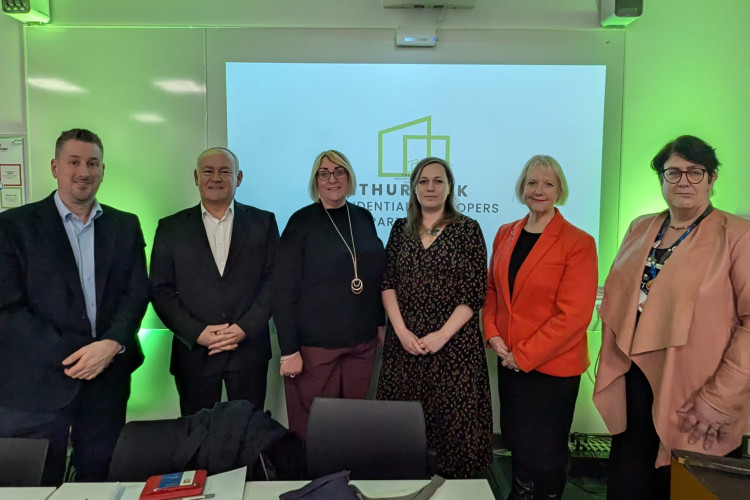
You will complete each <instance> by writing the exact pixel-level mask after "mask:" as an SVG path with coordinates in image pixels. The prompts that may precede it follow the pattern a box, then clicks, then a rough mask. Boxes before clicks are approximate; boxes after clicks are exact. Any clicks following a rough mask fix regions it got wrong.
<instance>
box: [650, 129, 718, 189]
mask: <svg viewBox="0 0 750 500" xmlns="http://www.w3.org/2000/svg"><path fill="white" fill-rule="evenodd" d="M672 155H678V156H681V157H682V158H684V159H686V160H688V161H691V162H693V163H695V164H697V165H702V166H704V167H706V172H708V177H709V181H710V180H711V178H713V176H714V175H715V174H716V172H718V170H719V165H721V163H719V159H718V158H717V157H716V150H715V149H714V148H712V147H711V145H710V144H708V143H707V142H706V141H704V140H703V139H699V138H697V137H695V136H692V135H681V136H680V137H678V138H677V139H675V140H673V141H670V142H668V143H667V144H666V145H665V146H664V147H663V148H661V151H659V152H658V153H656V156H654V159H653V160H651V168H652V169H653V170H654V171H655V172H656V173H657V174H659V176H661V175H662V172H663V170H664V164H665V163H666V162H667V160H669V157H670V156H672Z"/></svg>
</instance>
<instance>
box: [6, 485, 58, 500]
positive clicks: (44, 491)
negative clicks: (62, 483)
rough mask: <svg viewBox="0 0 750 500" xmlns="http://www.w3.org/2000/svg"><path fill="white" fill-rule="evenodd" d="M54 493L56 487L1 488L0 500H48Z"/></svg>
mask: <svg viewBox="0 0 750 500" xmlns="http://www.w3.org/2000/svg"><path fill="white" fill-rule="evenodd" d="M54 491H55V487H54V486H38V487H33V488H0V500H46V499H47V498H49V496H50V495H52V493H53V492H54Z"/></svg>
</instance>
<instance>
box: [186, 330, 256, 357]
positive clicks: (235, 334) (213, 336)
mask: <svg viewBox="0 0 750 500" xmlns="http://www.w3.org/2000/svg"><path fill="white" fill-rule="evenodd" d="M245 337H246V335H245V331H244V330H243V329H242V328H240V327H239V325H237V324H236V323H233V324H231V325H230V324H229V323H224V324H223V325H207V326H206V328H204V329H203V331H202V332H201V334H200V335H198V339H197V340H196V342H197V343H198V344H200V345H202V346H203V347H206V348H208V355H209V356H213V355H214V354H218V353H220V352H223V351H233V350H235V349H237V346H239V343H240V342H242V341H243V340H245Z"/></svg>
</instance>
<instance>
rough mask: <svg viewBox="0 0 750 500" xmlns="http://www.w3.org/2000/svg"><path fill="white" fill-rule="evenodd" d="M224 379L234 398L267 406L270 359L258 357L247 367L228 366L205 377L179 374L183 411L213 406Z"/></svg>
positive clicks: (191, 411) (230, 395)
mask: <svg viewBox="0 0 750 500" xmlns="http://www.w3.org/2000/svg"><path fill="white" fill-rule="evenodd" d="M222 383H224V384H226V387H227V398H228V399H229V400H230V401H234V400H238V399H246V400H248V401H250V402H251V403H252V404H253V406H255V407H256V408H261V409H262V408H263V407H264V406H263V405H264V404H265V401H266V386H267V384H268V361H267V360H266V361H257V362H254V363H253V364H252V366H248V367H247V368H246V369H244V370H227V371H224V372H219V373H215V374H212V375H209V376H205V377H177V376H175V384H176V385H177V393H178V394H179V396H180V413H181V414H182V416H183V417H185V416H187V415H193V414H194V413H196V412H197V411H199V410H202V409H203V408H213V406H214V404H215V403H218V402H219V401H221V389H222Z"/></svg>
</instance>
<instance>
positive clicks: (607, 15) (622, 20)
mask: <svg viewBox="0 0 750 500" xmlns="http://www.w3.org/2000/svg"><path fill="white" fill-rule="evenodd" d="M599 14H600V18H601V22H602V26H605V27H607V26H627V25H628V24H630V23H632V22H633V21H635V20H636V19H638V18H639V17H641V14H643V0H600V5H599Z"/></svg>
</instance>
